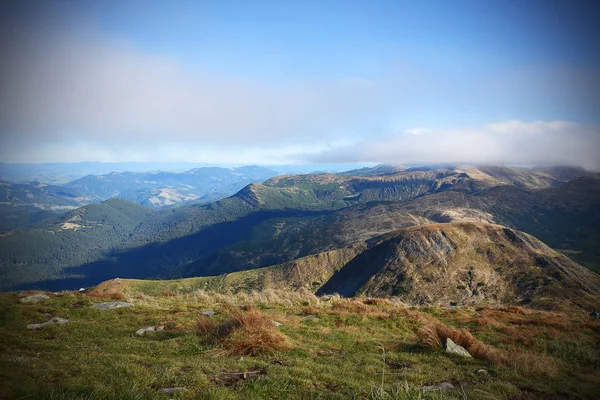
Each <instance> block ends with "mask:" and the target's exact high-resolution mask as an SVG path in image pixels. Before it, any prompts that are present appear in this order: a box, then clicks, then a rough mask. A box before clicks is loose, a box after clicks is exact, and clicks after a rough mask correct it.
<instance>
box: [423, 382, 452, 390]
mask: <svg viewBox="0 0 600 400" xmlns="http://www.w3.org/2000/svg"><path fill="white" fill-rule="evenodd" d="M421 389H423V391H424V392H429V391H431V390H444V389H456V386H454V385H453V384H451V383H450V382H442V383H440V384H439V385H431V386H423V387H422V388H421Z"/></svg>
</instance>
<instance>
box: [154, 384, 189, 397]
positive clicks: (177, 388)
mask: <svg viewBox="0 0 600 400" xmlns="http://www.w3.org/2000/svg"><path fill="white" fill-rule="evenodd" d="M186 390H187V388H184V387H182V386H174V387H166V388H160V389H158V391H159V392H161V393H162V394H166V395H169V396H170V395H173V394H175V393H177V392H184V391H186Z"/></svg>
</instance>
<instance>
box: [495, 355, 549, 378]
mask: <svg viewBox="0 0 600 400" xmlns="http://www.w3.org/2000/svg"><path fill="white" fill-rule="evenodd" d="M502 363H503V364H505V365H508V366H511V367H512V368H514V369H515V370H517V371H518V372H519V373H520V374H521V375H524V376H535V375H550V376H553V375H556V374H557V373H558V370H559V366H558V362H557V360H556V359H555V358H552V357H550V356H547V355H545V354H538V353H529V352H526V351H524V350H522V349H519V350H513V351H510V352H505V353H504V354H503V357H502Z"/></svg>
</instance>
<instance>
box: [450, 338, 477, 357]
mask: <svg viewBox="0 0 600 400" xmlns="http://www.w3.org/2000/svg"><path fill="white" fill-rule="evenodd" d="M446 353H450V354H456V355H459V356H462V357H469V358H472V356H471V354H469V352H468V351H467V350H466V349H465V348H464V347H462V346H461V345H459V344H456V343H454V342H453V341H452V339H450V338H447V339H446Z"/></svg>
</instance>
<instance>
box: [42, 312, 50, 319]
mask: <svg viewBox="0 0 600 400" xmlns="http://www.w3.org/2000/svg"><path fill="white" fill-rule="evenodd" d="M42 315H43V316H44V317H46V318H52V314H50V313H48V312H47V313H43V314H42Z"/></svg>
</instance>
